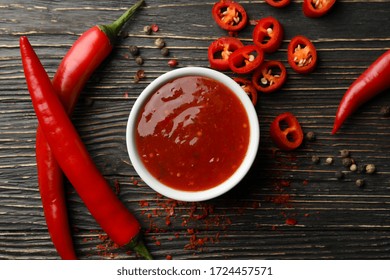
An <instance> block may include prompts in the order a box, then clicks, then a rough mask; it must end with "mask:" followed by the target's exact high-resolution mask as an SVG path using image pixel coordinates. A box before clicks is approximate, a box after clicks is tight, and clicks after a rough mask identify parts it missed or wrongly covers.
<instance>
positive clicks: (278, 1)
mask: <svg viewBox="0 0 390 280" xmlns="http://www.w3.org/2000/svg"><path fill="white" fill-rule="evenodd" d="M265 2H266V3H267V4H268V5H271V6H272V7H275V8H283V7H286V6H287V5H288V4H290V3H291V0H265Z"/></svg>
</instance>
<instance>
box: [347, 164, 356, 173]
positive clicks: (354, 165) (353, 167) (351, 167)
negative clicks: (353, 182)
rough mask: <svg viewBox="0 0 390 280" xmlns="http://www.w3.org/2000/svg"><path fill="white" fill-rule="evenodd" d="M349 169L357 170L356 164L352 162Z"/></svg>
mask: <svg viewBox="0 0 390 280" xmlns="http://www.w3.org/2000/svg"><path fill="white" fill-rule="evenodd" d="M349 170H351V171H352V172H355V171H356V170H357V165H356V164H354V163H353V164H352V165H351V166H350V167H349Z"/></svg>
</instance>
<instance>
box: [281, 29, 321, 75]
mask: <svg viewBox="0 0 390 280" xmlns="http://www.w3.org/2000/svg"><path fill="white" fill-rule="evenodd" d="M287 61H288V63H289V64H290V66H291V68H292V69H293V70H294V71H295V72H297V73H300V74H309V73H311V72H313V71H314V69H315V67H316V65H317V51H316V48H315V47H314V45H313V44H312V42H311V41H310V40H309V39H308V38H306V37H305V36H302V35H298V36H295V37H294V38H292V39H291V41H290V43H289V44H288V48H287Z"/></svg>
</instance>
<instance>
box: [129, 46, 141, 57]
mask: <svg viewBox="0 0 390 280" xmlns="http://www.w3.org/2000/svg"><path fill="white" fill-rule="evenodd" d="M129 52H130V53H131V55H133V56H136V55H138V54H139V49H138V47H137V46H135V45H131V46H129Z"/></svg>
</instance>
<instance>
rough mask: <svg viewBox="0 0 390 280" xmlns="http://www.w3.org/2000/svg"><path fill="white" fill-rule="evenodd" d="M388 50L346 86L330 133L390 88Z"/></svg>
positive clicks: (389, 53) (389, 55)
mask: <svg viewBox="0 0 390 280" xmlns="http://www.w3.org/2000/svg"><path fill="white" fill-rule="evenodd" d="M389 77H390V50H388V51H386V52H385V53H383V54H382V55H381V56H380V57H378V58H377V59H376V60H375V61H374V62H373V63H372V64H371V65H370V66H369V67H368V68H367V69H366V70H365V71H364V72H363V73H362V74H361V75H360V76H359V77H358V78H357V79H356V80H355V81H354V82H353V83H352V84H351V85H350V86H349V88H348V90H347V91H346V92H345V94H344V96H343V98H342V99H341V102H340V105H339V107H338V109H337V113H336V118H335V121H334V124H333V130H332V134H335V133H336V132H337V131H338V130H339V128H340V127H341V125H342V124H343V123H344V121H345V120H346V119H347V118H348V117H349V116H350V115H352V113H354V112H355V111H356V110H357V109H358V108H359V107H360V106H362V105H363V104H364V103H365V102H367V101H369V100H370V99H372V98H373V97H375V96H376V95H378V94H379V93H381V92H383V91H385V90H386V89H389V88H390V79H389Z"/></svg>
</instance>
